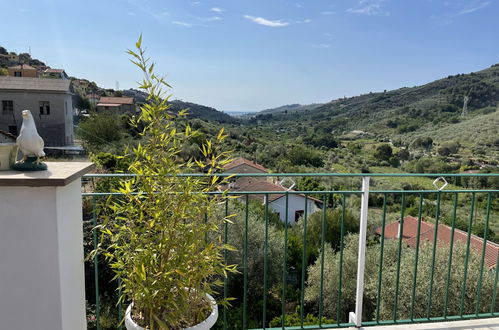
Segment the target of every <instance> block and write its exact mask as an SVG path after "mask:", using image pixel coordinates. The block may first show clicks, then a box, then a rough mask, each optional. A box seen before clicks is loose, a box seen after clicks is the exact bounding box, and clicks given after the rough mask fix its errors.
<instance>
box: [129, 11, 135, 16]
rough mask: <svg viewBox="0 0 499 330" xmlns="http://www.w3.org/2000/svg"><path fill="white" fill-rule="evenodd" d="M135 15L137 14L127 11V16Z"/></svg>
mask: <svg viewBox="0 0 499 330" xmlns="http://www.w3.org/2000/svg"><path fill="white" fill-rule="evenodd" d="M135 15H137V14H135V13H134V12H129V13H128V16H135Z"/></svg>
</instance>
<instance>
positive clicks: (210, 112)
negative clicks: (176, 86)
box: [170, 100, 237, 123]
mask: <svg viewBox="0 0 499 330" xmlns="http://www.w3.org/2000/svg"><path fill="white" fill-rule="evenodd" d="M170 105H171V108H170V109H171V110H173V111H175V112H177V111H180V110H183V109H189V117H190V118H199V119H203V120H206V121H215V122H219V123H234V122H236V121H237V119H235V118H234V117H232V116H229V115H228V114H226V113H224V112H221V111H218V110H216V109H214V108H211V107H207V106H204V105H200V104H196V103H191V102H184V101H181V100H174V101H171V102H170Z"/></svg>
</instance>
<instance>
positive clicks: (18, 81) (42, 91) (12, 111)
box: [0, 77, 74, 146]
mask: <svg viewBox="0 0 499 330" xmlns="http://www.w3.org/2000/svg"><path fill="white" fill-rule="evenodd" d="M26 109H27V110H30V111H31V113H32V114H33V118H34V119H35V123H36V127H37V129H38V133H39V134H40V136H41V137H42V138H43V140H44V141H45V145H46V146H67V145H72V144H73V140H74V129H73V115H74V107H73V93H72V88H71V81H70V80H66V79H43V78H27V77H0V130H3V131H6V132H9V133H11V134H13V135H18V134H19V131H20V129H21V125H22V115H21V112H22V111H23V110H26Z"/></svg>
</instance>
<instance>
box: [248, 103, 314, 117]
mask: <svg viewBox="0 0 499 330" xmlns="http://www.w3.org/2000/svg"><path fill="white" fill-rule="evenodd" d="M321 105H322V103H313V104H305V105H303V104H287V105H283V106H280V107H277V108H271V109H265V110H262V111H258V112H254V113H251V114H246V116H249V117H251V116H255V115H268V114H283V113H284V114H287V113H293V112H300V111H306V110H313V109H316V108H318V107H320V106H321Z"/></svg>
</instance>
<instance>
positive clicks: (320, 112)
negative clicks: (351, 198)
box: [250, 64, 499, 160]
mask: <svg viewBox="0 0 499 330" xmlns="http://www.w3.org/2000/svg"><path fill="white" fill-rule="evenodd" d="M465 96H467V97H468V98H469V101H468V104H467V106H468V113H467V114H466V115H465V116H462V109H463V100H464V97H465ZM255 119H256V120H255ZM251 123H253V124H256V123H257V124H259V125H262V126H269V127H272V128H273V129H274V130H280V131H287V132H291V131H300V129H299V127H301V128H302V129H301V131H302V133H301V134H302V135H303V136H307V137H308V138H310V137H314V136H315V137H321V136H324V135H331V134H332V135H333V136H335V137H341V136H344V135H345V134H346V133H348V132H350V131H353V130H361V131H363V132H366V133H369V135H371V136H374V137H375V138H376V139H378V140H392V141H393V142H394V143H397V144H398V145H401V146H409V145H411V144H412V143H413V142H414V141H415V140H416V139H417V138H418V137H431V138H432V139H433V140H434V141H435V142H437V144H438V143H444V142H446V141H450V140H452V141H456V142H458V143H460V144H461V145H462V146H463V147H464V150H463V151H464V153H465V154H467V155H468V156H472V155H475V154H479V155H482V156H484V157H491V158H493V159H495V160H497V159H498V158H499V157H498V155H499V141H498V140H499V64H495V65H493V66H491V67H490V68H487V69H485V70H482V71H479V72H475V73H470V74H457V75H454V76H448V77H447V78H443V79H440V80H437V81H434V82H431V83H428V84H425V85H422V86H417V87H412V88H407V87H404V88H400V89H397V90H393V91H385V92H382V93H369V94H364V95H360V96H356V97H351V98H342V99H338V100H334V101H332V102H329V103H326V104H323V105H321V106H318V107H316V108H314V109H309V110H308V111H299V112H298V111H297V112H289V111H288V113H282V112H281V113H273V114H272V115H271V116H269V114H263V113H260V114H258V115H257V116H256V118H254V119H253V120H252V121H250V124H251Z"/></svg>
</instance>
